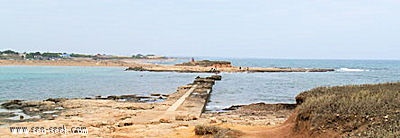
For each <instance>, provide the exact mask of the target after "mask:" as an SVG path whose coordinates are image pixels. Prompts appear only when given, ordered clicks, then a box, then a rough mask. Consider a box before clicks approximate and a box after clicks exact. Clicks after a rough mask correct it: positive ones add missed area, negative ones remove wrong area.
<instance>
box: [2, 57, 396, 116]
mask: <svg viewBox="0 0 400 138" xmlns="http://www.w3.org/2000/svg"><path fill="white" fill-rule="evenodd" d="M196 59H197V60H200V59H211V60H227V61H231V62H232V64H233V65H235V66H241V67H291V68H296V67H301V68H334V69H335V71H333V72H275V73H221V75H222V80H221V81H218V82H217V83H216V85H214V88H213V91H212V94H211V97H210V102H209V103H208V104H207V107H206V110H210V111H218V110H221V109H224V108H227V107H230V106H232V105H242V104H251V103H258V102H264V103H295V97H296V95H297V94H299V93H301V92H303V91H306V90H310V89H312V88H315V87H320V86H338V85H351V84H374V83H385V82H399V81H400V60H316V59H311V60H309V59H243V58H201V57H200V58H196ZM187 60H189V59H188V58H183V59H179V60H174V61H168V62H160V61H155V62H153V63H155V64H175V63H178V62H182V61H187ZM124 69H125V68H123V67H76V66H0V102H5V101H7V100H13V99H20V100H44V99H47V98H61V97H65V98H84V97H94V96H99V95H100V96H109V95H124V94H136V95H141V96H148V95H150V94H152V93H161V94H170V93H173V92H175V91H176V89H177V87H179V86H181V85H185V84H188V83H191V82H192V81H193V80H194V78H195V77H197V76H204V77H205V76H209V75H211V74H207V73H175V72H136V71H124Z"/></svg>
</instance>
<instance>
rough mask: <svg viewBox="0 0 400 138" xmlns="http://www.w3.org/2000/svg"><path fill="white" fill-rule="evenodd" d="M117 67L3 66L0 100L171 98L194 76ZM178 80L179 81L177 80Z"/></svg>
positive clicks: (0, 68) (0, 80) (0, 81)
mask: <svg viewBox="0 0 400 138" xmlns="http://www.w3.org/2000/svg"><path fill="white" fill-rule="evenodd" d="M124 69H125V68H116V67H67V66H65V67H53V66H51V67H50V66H1V67H0V88H1V91H0V100H2V101H4V100H10V99H24V100H38V99H46V98H50V97H68V98H75V97H94V96H97V95H102V96H106V95H122V94H137V95H149V94H150V93H162V94H168V93H172V92H174V91H176V87H178V86H180V85H184V84H187V83H190V82H191V81H193V78H194V77H196V76H195V75H194V74H185V73H153V72H133V71H127V72H126V71H124ZM176 78H178V79H176Z"/></svg>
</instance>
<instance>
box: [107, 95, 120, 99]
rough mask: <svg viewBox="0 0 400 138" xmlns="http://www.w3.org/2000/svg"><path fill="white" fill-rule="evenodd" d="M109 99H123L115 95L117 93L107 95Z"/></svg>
mask: <svg viewBox="0 0 400 138" xmlns="http://www.w3.org/2000/svg"><path fill="white" fill-rule="evenodd" d="M107 99H108V100H117V99H121V98H120V97H119V96H115V95H111V96H108V97H107Z"/></svg>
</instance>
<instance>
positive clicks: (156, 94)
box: [150, 93, 161, 96]
mask: <svg viewBox="0 0 400 138" xmlns="http://www.w3.org/2000/svg"><path fill="white" fill-rule="evenodd" d="M150 96H161V94H159V93H152V94H150Z"/></svg>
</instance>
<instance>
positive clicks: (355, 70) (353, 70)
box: [337, 68, 369, 72]
mask: <svg viewBox="0 0 400 138" xmlns="http://www.w3.org/2000/svg"><path fill="white" fill-rule="evenodd" d="M337 71H339V72H363V71H369V70H366V69H351V68H340V69H338V70H337Z"/></svg>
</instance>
